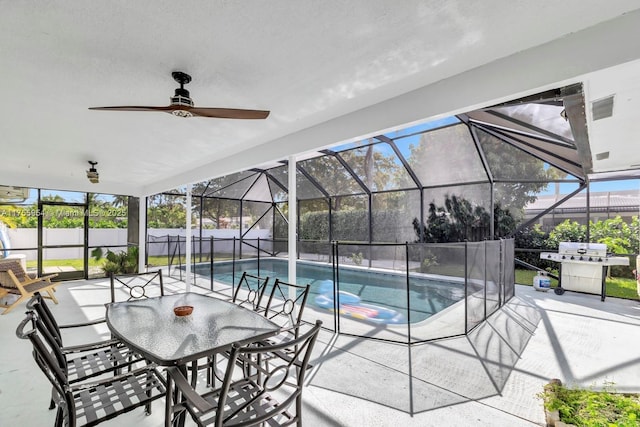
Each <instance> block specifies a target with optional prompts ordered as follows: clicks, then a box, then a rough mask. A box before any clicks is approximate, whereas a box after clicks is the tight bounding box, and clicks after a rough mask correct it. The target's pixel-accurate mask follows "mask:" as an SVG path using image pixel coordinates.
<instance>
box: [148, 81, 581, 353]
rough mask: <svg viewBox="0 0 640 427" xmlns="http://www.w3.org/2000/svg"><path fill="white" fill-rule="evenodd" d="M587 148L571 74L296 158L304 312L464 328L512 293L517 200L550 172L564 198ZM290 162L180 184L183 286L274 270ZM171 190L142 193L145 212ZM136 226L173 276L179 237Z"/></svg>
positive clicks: (433, 329)
mask: <svg viewBox="0 0 640 427" xmlns="http://www.w3.org/2000/svg"><path fill="white" fill-rule="evenodd" d="M329 143H330V141H327V144H328V145H327V146H329ZM590 159H591V153H590V150H589V144H588V140H587V132H586V118H585V116H584V100H583V94H582V87H581V85H573V86H569V87H564V88H560V89H556V90H551V91H548V92H545V93H541V94H539V95H536V96H530V97H528V98H526V99H519V100H516V101H512V102H508V103H504V104H501V105H496V106H493V107H490V108H483V109H479V110H475V111H470V112H466V113H464V114H457V115H455V116H451V117H444V118H441V119H438V120H435V121H429V122H426V123H421V124H416V125H414V126H410V127H407V128H404V129H399V130H394V131H391V132H386V133H384V134H380V135H375V136H372V137H368V138H366V139H362V140H357V141H353V142H349V143H345V144H342V145H339V146H333V147H331V148H328V149H324V150H321V151H318V152H314V153H307V154H305V155H303V156H298V157H297V158H296V160H297V161H296V165H295V170H296V177H295V183H296V192H295V194H296V200H297V203H296V206H297V209H296V212H295V219H296V222H297V236H296V238H297V253H296V254H295V258H296V259H297V260H298V262H297V265H298V266H297V276H298V277H297V278H296V279H295V281H296V282H298V283H310V284H311V295H310V297H309V302H308V304H307V308H306V309H305V314H304V315H303V317H308V318H309V319H315V318H318V317H322V316H324V325H325V326H328V327H330V328H334V329H335V330H338V331H339V332H341V333H347V334H355V335H362V336H373V337H376V338H380V339H386V340H393V341H399V342H409V343H414V342H420V341H425V340H430V339H435V338H442V337H447V336H454V335H459V334H464V333H467V332H468V331H470V330H471V329H473V328H474V327H475V326H476V325H478V324H479V323H480V322H482V321H483V320H484V319H486V317H487V316H489V315H490V314H491V313H493V312H494V311H495V310H497V309H498V308H499V307H500V306H501V305H502V304H504V303H505V302H506V301H508V300H509V298H511V297H512V296H513V292H514V243H513V236H514V234H515V233H516V232H517V231H518V230H519V229H520V228H522V227H526V226H527V224H528V223H531V222H532V221H535V218H534V219H533V220H531V219H529V220H528V221H525V220H524V208H525V206H526V205H527V204H528V203H531V202H532V201H534V200H535V199H536V197H537V195H538V194H540V193H541V192H542V191H549V188H553V186H554V185H559V183H562V184H563V186H564V188H566V187H567V186H570V187H571V188H573V190H572V191H571V192H570V193H571V194H569V195H568V196H567V198H568V197H571V196H572V195H573V194H576V193H577V192H579V191H581V190H582V189H584V188H585V187H586V186H587V185H588V173H589V172H590V168H591V164H590V162H591V160H590ZM289 170H290V169H289V165H288V161H287V160H282V161H279V162H273V163H271V164H265V165H262V166H261V167H259V168H255V169H251V170H246V171H242V172H238V173H235V174H232V175H228V176H223V177H218V178H215V179H212V180H209V181H207V182H202V183H198V184H195V185H193V187H192V190H191V195H192V208H193V212H192V218H193V224H194V226H195V228H194V230H193V241H192V242H191V252H192V260H193V263H194V264H193V266H192V267H191V270H192V271H193V272H194V273H195V274H196V277H197V280H196V282H197V283H198V284H201V285H203V286H207V287H211V288H212V289H214V290H215V289H216V287H219V286H224V285H225V284H226V285H228V286H233V284H234V283H236V282H237V279H238V277H239V275H240V274H241V273H242V271H251V272H254V273H256V274H260V275H261V276H269V277H271V278H274V279H275V277H280V278H281V279H283V280H287V264H286V263H287V261H286V258H288V256H289V253H288V244H287V242H288V239H289V238H290V237H291V236H289V235H288V230H289V226H288V221H289V218H290V216H289V204H288V194H289V191H288V185H289V182H290V180H289V176H288V173H289ZM185 197H186V195H185V192H184V191H183V190H176V191H173V192H169V193H163V194H161V195H157V196H155V197H152V198H150V199H149V209H148V211H149V215H150V217H149V218H148V221H151V222H153V219H154V217H153V210H154V207H155V206H158V205H160V204H165V205H166V204H167V203H168V204H172V203H175V204H184V201H185ZM148 235H149V237H148V248H147V254H148V255H149V256H163V257H164V256H166V257H167V260H168V263H169V264H170V265H172V266H174V267H177V268H174V269H173V270H172V272H171V274H173V275H182V274H184V273H183V270H182V269H181V268H180V267H182V265H181V262H180V260H181V259H182V256H183V255H184V253H185V252H186V243H185V238H184V237H183V236H179V235H173V236H172V235H169V234H164V233H163V231H162V230H154V229H153V228H149V229H148ZM292 281H293V280H292Z"/></svg>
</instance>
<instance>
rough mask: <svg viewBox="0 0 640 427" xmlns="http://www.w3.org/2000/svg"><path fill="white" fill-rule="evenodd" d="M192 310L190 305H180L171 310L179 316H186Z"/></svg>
mask: <svg viewBox="0 0 640 427" xmlns="http://www.w3.org/2000/svg"><path fill="white" fill-rule="evenodd" d="M192 311H193V306H192V305H180V306H178V307H174V308H173V312H174V313H175V315H176V316H179V317H182V316H188V315H190V314H191V312H192Z"/></svg>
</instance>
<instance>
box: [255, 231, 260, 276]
mask: <svg viewBox="0 0 640 427" xmlns="http://www.w3.org/2000/svg"><path fill="white" fill-rule="evenodd" d="M256 252H257V253H258V276H260V237H258V241H257V243H256Z"/></svg>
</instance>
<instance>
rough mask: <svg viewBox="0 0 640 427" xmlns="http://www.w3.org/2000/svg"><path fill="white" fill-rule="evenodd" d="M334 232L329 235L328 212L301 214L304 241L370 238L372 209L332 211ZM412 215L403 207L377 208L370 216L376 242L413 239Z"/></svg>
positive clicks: (300, 227) (352, 240) (351, 240)
mask: <svg viewBox="0 0 640 427" xmlns="http://www.w3.org/2000/svg"><path fill="white" fill-rule="evenodd" d="M332 217H333V224H332V231H333V235H332V236H329V212H328V211H316V212H307V213H305V214H303V215H302V216H301V217H300V224H299V230H300V239H301V240H321V241H329V240H341V241H349V242H368V241H369V212H368V211H366V210H350V211H337V212H332ZM412 221H413V217H412V216H410V215H407V214H406V213H405V212H402V211H400V210H386V211H374V212H373V213H372V215H371V224H372V234H373V235H372V236H371V240H372V241H373V242H379V243H389V242H391V243H397V242H400V243H402V242H407V241H408V242H414V241H415V240H416V238H417V236H416V234H415V231H414V229H413V224H412Z"/></svg>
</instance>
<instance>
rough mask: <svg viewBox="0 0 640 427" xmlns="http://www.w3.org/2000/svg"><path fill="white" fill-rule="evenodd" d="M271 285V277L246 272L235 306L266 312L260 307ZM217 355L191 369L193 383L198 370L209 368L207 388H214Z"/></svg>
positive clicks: (237, 292)
mask: <svg viewBox="0 0 640 427" xmlns="http://www.w3.org/2000/svg"><path fill="white" fill-rule="evenodd" d="M268 284H269V277H268V276H267V277H260V276H257V275H255V274H249V273H247V272H246V271H245V272H243V273H242V276H241V277H240V280H239V281H238V284H237V285H236V288H235V291H234V292H233V297H232V299H231V301H232V302H234V303H235V304H237V305H239V306H241V307H245V308H248V309H251V310H253V311H261V310H264V307H261V306H260V302H261V301H262V298H263V295H264V293H265V290H266V289H267V285H268ZM216 356H217V355H212V356H210V357H208V358H207V362H206V365H198V364H194V365H193V366H192V367H191V372H192V381H195V378H196V375H197V372H198V370H200V369H202V368H203V367H206V368H207V386H212V385H213V384H214V381H215V378H216V376H217V375H216V365H217V363H218V359H217V357H216Z"/></svg>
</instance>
